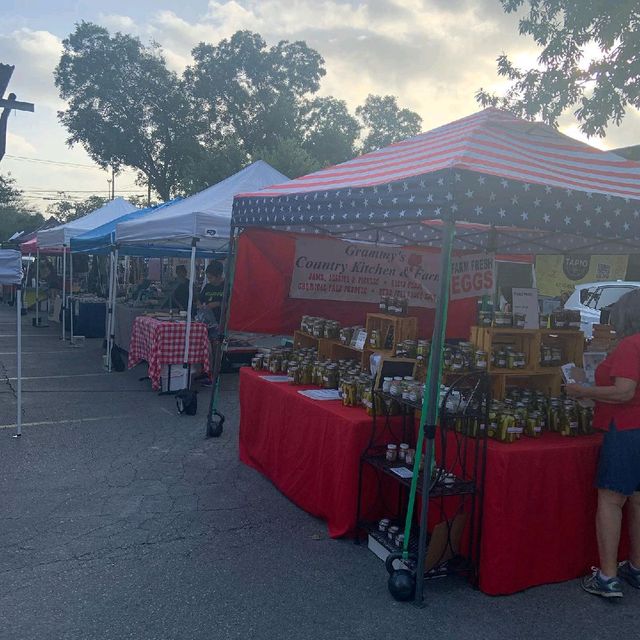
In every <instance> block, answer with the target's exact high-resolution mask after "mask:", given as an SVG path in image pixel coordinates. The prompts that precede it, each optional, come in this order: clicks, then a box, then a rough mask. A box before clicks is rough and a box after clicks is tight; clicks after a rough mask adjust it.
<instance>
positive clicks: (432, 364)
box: [415, 220, 456, 605]
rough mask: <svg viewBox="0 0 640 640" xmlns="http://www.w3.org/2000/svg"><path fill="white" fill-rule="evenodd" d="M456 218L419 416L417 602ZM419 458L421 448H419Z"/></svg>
mask: <svg viewBox="0 0 640 640" xmlns="http://www.w3.org/2000/svg"><path fill="white" fill-rule="evenodd" d="M455 229H456V227H455V222H453V221H452V220H449V221H447V222H445V224H444V234H443V238H442V253H441V254H440V273H441V278H440V287H439V291H438V297H437V298H436V300H437V303H436V304H437V306H436V315H435V320H434V327H433V338H432V342H431V357H430V359H429V371H428V372H427V384H426V385H425V388H424V407H425V410H424V411H423V412H422V418H421V419H420V430H421V431H424V437H425V439H426V441H427V445H426V450H425V455H424V472H423V474H422V476H423V477H422V501H421V505H420V536H419V541H418V565H417V567H416V595H415V603H416V604H417V605H422V601H423V590H424V563H425V557H426V555H427V527H428V521H427V520H428V516H429V491H430V489H431V464H432V458H433V452H434V442H435V437H436V423H437V421H438V412H439V409H440V378H441V375H442V351H443V347H444V339H445V331H446V328H447V306H448V304H449V289H450V286H451V253H452V250H453V240H454V237H455ZM416 455H417V457H418V459H419V456H420V452H419V451H416Z"/></svg>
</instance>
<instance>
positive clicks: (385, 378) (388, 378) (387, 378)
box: [384, 376, 393, 381]
mask: <svg viewBox="0 0 640 640" xmlns="http://www.w3.org/2000/svg"><path fill="white" fill-rule="evenodd" d="M384 380H389V381H391V380H393V378H391V377H387V376H385V377H384Z"/></svg>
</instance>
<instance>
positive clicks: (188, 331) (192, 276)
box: [182, 238, 198, 386]
mask: <svg viewBox="0 0 640 640" xmlns="http://www.w3.org/2000/svg"><path fill="white" fill-rule="evenodd" d="M197 242H198V239H197V238H193V239H192V240H191V262H190V265H189V302H188V304H187V328H186V330H185V332H184V358H183V359H182V366H183V368H184V369H188V368H189V337H190V334H191V310H192V309H193V285H194V284H195V273H196V244H197ZM190 385H191V380H190V379H189V384H188V385H187V386H190Z"/></svg>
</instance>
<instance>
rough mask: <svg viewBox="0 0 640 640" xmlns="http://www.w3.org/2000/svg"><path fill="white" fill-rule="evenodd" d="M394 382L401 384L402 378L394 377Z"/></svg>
mask: <svg viewBox="0 0 640 640" xmlns="http://www.w3.org/2000/svg"><path fill="white" fill-rule="evenodd" d="M393 379H394V380H395V381H396V382H402V376H395V377H394V378H393Z"/></svg>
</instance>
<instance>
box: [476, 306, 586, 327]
mask: <svg viewBox="0 0 640 640" xmlns="http://www.w3.org/2000/svg"><path fill="white" fill-rule="evenodd" d="M525 324H526V316H525V315H524V314H521V313H511V312H508V311H478V326H480V327H496V328H499V329H510V328H516V329H524V328H525ZM538 326H539V327H540V329H580V312H579V311H572V310H569V309H560V310H558V311H554V312H553V313H551V314H546V313H541V314H539V316H538Z"/></svg>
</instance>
